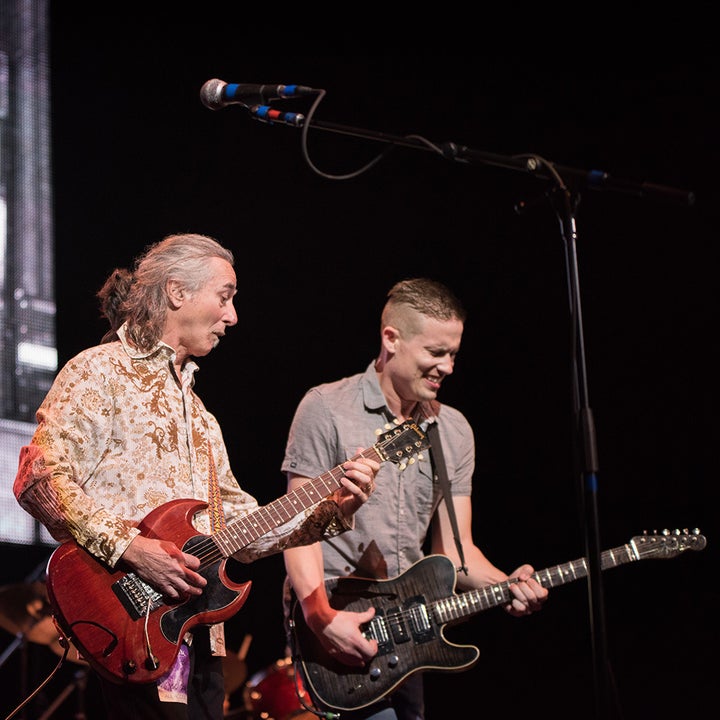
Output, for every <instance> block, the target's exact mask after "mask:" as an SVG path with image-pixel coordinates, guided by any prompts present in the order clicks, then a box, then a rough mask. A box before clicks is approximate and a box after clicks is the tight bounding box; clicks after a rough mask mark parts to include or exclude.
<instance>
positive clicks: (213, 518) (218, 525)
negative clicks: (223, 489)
mask: <svg viewBox="0 0 720 720" xmlns="http://www.w3.org/2000/svg"><path fill="white" fill-rule="evenodd" d="M207 448H208V459H209V463H208V464H209V465H210V479H209V480H208V485H209V491H208V499H209V501H210V502H209V506H210V507H209V511H210V524H211V526H212V530H213V532H214V533H215V532H217V531H218V530H222V529H223V528H224V527H225V513H224V512H223V506H222V499H221V498H220V486H219V485H218V479H217V470H216V469H215V458H214V457H213V451H212V446H211V445H210V438H208V443H207Z"/></svg>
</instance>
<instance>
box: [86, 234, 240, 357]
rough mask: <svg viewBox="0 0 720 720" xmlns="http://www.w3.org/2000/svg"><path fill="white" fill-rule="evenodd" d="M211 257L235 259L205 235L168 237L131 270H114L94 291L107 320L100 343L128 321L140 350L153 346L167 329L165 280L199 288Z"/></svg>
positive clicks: (113, 336) (190, 288)
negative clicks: (98, 288) (99, 287)
mask: <svg viewBox="0 0 720 720" xmlns="http://www.w3.org/2000/svg"><path fill="white" fill-rule="evenodd" d="M212 257H218V258H222V259H223V260H227V261H228V262H229V263H230V264H231V265H234V263H235V260H234V257H233V254H232V252H231V251H230V250H228V249H227V248H224V247H223V246H222V245H220V243H218V241H217V240H215V239H214V238H211V237H208V236H207V235H196V234H193V233H185V234H178V235H168V236H167V237H165V238H163V239H162V240H160V241H159V242H157V243H155V244H153V245H150V246H149V247H148V248H146V250H145V252H144V253H143V254H142V255H139V256H138V257H137V258H136V259H135V261H134V264H133V272H130V271H128V270H127V269H125V268H116V269H115V270H113V271H112V272H111V273H110V275H109V277H108V279H107V280H106V281H105V284H104V285H103V286H102V288H101V289H100V290H99V291H98V293H97V296H98V298H99V299H100V309H101V312H102V315H103V317H105V318H107V320H108V322H109V323H110V330H108V332H107V333H105V335H104V337H103V339H102V342H110V341H111V340H116V339H117V330H118V328H119V327H120V326H121V325H122V324H123V323H124V322H127V333H128V337H129V338H130V340H131V341H132V343H133V344H134V345H135V346H136V347H137V348H138V349H139V350H143V351H147V350H150V349H152V348H153V347H154V346H155V345H156V344H157V342H158V340H159V339H160V338H161V337H162V333H163V330H164V328H165V320H166V318H167V312H168V298H167V291H166V287H167V281H168V280H169V279H174V280H178V281H179V282H180V283H181V284H182V285H183V287H184V288H185V289H186V290H188V292H195V291H197V290H199V289H200V288H201V287H202V286H203V285H204V284H205V283H206V282H207V281H208V280H209V278H210V264H209V263H208V259H209V258H212Z"/></svg>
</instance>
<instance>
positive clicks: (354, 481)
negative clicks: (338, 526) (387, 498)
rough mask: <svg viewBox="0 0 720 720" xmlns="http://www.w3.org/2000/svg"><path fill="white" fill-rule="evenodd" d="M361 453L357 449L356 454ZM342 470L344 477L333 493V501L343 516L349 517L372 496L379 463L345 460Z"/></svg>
mask: <svg viewBox="0 0 720 720" xmlns="http://www.w3.org/2000/svg"><path fill="white" fill-rule="evenodd" d="M361 452H362V448H358V454H359V453H361ZM342 468H343V470H344V471H345V475H344V476H343V477H341V478H340V484H341V485H342V488H340V489H339V490H336V491H335V494H334V499H335V502H336V503H337V504H338V507H340V509H341V510H342V513H343V515H345V517H350V516H351V515H353V514H354V513H355V512H357V510H358V509H359V508H360V507H361V506H362V505H363V504H364V503H365V502H367V500H368V498H369V497H370V496H371V495H372V494H373V492H374V490H375V476H376V475H377V473H378V470H379V469H380V463H379V462H377V461H376V460H370V459H367V458H363V459H361V460H347V461H346V462H344V463H343V464H342Z"/></svg>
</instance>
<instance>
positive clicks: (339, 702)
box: [290, 531, 707, 711]
mask: <svg viewBox="0 0 720 720" xmlns="http://www.w3.org/2000/svg"><path fill="white" fill-rule="evenodd" d="M706 542H707V541H706V539H705V537H704V536H703V535H700V534H699V532H698V531H694V532H693V533H692V534H691V533H688V532H687V531H684V532H683V533H680V532H679V531H675V533H674V534H672V533H668V532H667V531H666V533H665V534H661V535H659V534H652V535H648V534H645V535H640V536H636V537H634V538H633V539H632V540H631V541H630V542H629V543H628V544H626V545H622V546H621V547H617V548H614V549H612V550H606V551H605V552H603V553H602V556H601V568H602V570H607V569H608V568H613V567H617V566H618V565H623V564H624V563H629V562H634V561H636V560H646V559H648V558H672V557H675V556H677V555H679V554H680V553H681V552H683V551H685V550H702V549H703V548H704V547H705V545H706ZM587 574H588V566H587V562H586V559H585V558H580V559H579V560H574V561H572V562H569V563H566V564H564V565H556V566H555V567H550V568H547V569H545V570H540V571H539V572H537V573H535V575H534V576H533V577H534V578H535V579H536V580H537V581H538V582H539V583H540V584H541V585H542V586H543V587H547V588H551V587H555V586H558V585H564V584H565V583H569V582H572V581H574V580H578V579H580V578H583V577H586V576H587ZM455 579H456V574H455V568H454V566H453V564H452V562H451V561H450V559H449V558H447V557H446V556H445V555H429V556H427V557H425V558H423V559H422V560H419V561H418V562H416V563H415V564H414V565H413V566H412V567H410V568H409V569H408V570H406V571H405V572H404V573H403V574H402V575H398V576H397V577H395V578H393V579H389V580H373V579H369V578H359V577H345V578H339V579H333V580H328V581H327V582H326V587H327V591H328V596H329V598H330V604H331V605H332V607H334V608H335V609H337V610H352V611H355V612H362V611H364V610H367V609H368V608H369V607H370V606H373V607H374V608H375V617H374V618H373V619H372V620H371V621H370V622H369V623H367V624H366V625H365V626H364V634H365V637H367V638H368V639H374V640H377V643H378V648H379V649H378V654H377V655H376V656H375V658H373V660H372V662H370V663H369V664H368V665H367V666H366V667H364V668H360V669H359V668H356V667H350V666H348V665H344V664H342V663H340V662H338V661H337V660H334V659H333V658H332V656H330V655H329V654H328V653H326V652H325V650H324V648H323V647H322V645H321V644H320V642H319V641H318V639H317V636H316V635H315V634H314V633H313V632H312V630H310V628H308V626H307V625H306V624H305V618H304V616H303V612H302V608H301V606H300V603H299V602H298V601H297V600H296V601H295V602H294V604H293V607H292V610H291V617H290V624H291V627H292V636H293V640H294V643H295V647H294V651H295V654H296V656H297V657H298V659H299V661H300V663H301V666H302V671H303V674H304V677H305V680H306V682H307V685H308V689H309V690H310V692H311V695H312V696H313V697H314V699H315V701H316V702H318V703H320V704H322V705H324V706H327V707H329V708H333V709H336V710H347V711H350V710H357V709H359V708H363V707H366V706H368V705H371V704H372V703H374V702H377V701H378V700H380V699H381V698H383V697H384V696H385V695H387V694H388V693H390V692H391V691H392V690H394V689H395V688H396V687H397V686H398V685H400V684H401V683H402V682H403V681H404V680H406V679H407V678H408V677H409V676H410V675H412V674H413V673H416V672H418V671H420V670H441V671H459V670H465V669H467V668H469V667H471V666H472V665H474V664H475V663H476V662H477V660H478V658H479V656H480V651H479V650H478V648H476V647H474V646H473V645H455V644H453V643H450V642H448V641H447V640H445V638H444V636H443V628H444V626H445V625H449V624H454V623H459V622H462V621H465V620H467V619H468V618H470V617H471V616H472V615H475V614H477V613H479V612H482V611H483V610H488V609H489V608H493V607H496V606H498V605H503V604H505V603H507V602H509V600H510V598H511V592H510V584H511V583H512V582H513V581H512V580H508V581H505V582H501V583H497V584H496V585H489V586H487V587H484V588H482V589H480V590H470V591H468V592H463V593H460V594H456V593H455V592H454V590H455Z"/></svg>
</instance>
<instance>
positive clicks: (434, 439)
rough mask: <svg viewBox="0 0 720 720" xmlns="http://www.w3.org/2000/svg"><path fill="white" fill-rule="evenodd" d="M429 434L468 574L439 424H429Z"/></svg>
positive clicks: (449, 512)
mask: <svg viewBox="0 0 720 720" xmlns="http://www.w3.org/2000/svg"><path fill="white" fill-rule="evenodd" d="M427 435H428V438H429V439H430V461H431V462H432V465H433V470H434V471H435V474H436V476H437V478H438V480H439V481H440V487H441V488H442V491H443V496H444V497H445V506H446V507H447V511H448V515H449V516H450V524H451V525H452V530H453V538H454V540H455V547H456V548H457V551H458V555H459V556H460V567H459V568H458V571H459V570H462V571H463V572H464V573H465V574H466V575H467V574H468V569H467V566H466V565H465V555H464V553H463V549H462V543H461V542H460V533H459V532H458V526H457V518H456V517H455V505H454V504H453V499H452V494H451V493H450V480H449V479H448V474H447V467H446V466H445V456H444V455H443V451H442V445H441V444H440V431H439V430H438V424H437V421H436V422H431V423H430V424H429V425H428V429H427Z"/></svg>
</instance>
